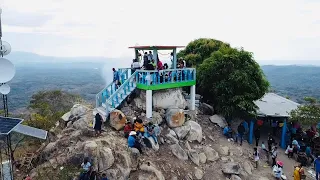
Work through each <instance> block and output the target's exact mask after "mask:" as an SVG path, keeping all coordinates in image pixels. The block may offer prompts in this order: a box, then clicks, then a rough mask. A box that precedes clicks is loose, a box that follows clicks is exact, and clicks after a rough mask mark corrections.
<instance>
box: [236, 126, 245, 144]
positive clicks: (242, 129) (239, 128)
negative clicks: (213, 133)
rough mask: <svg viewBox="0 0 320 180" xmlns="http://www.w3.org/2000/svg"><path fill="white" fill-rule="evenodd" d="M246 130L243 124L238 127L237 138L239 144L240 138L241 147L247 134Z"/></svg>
mask: <svg viewBox="0 0 320 180" xmlns="http://www.w3.org/2000/svg"><path fill="white" fill-rule="evenodd" d="M245 131H246V129H245V127H244V126H243V123H240V124H239V126H238V136H237V140H236V141H237V142H238V138H239V139H240V146H242V141H243V135H244V133H245Z"/></svg>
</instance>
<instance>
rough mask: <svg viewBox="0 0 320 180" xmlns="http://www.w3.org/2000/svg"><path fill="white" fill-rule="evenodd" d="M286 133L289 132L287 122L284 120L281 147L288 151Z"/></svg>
mask: <svg viewBox="0 0 320 180" xmlns="http://www.w3.org/2000/svg"><path fill="white" fill-rule="evenodd" d="M286 132H287V120H286V119H284V120H283V126H282V134H281V147H282V148H283V149H286V148H287V147H286Z"/></svg>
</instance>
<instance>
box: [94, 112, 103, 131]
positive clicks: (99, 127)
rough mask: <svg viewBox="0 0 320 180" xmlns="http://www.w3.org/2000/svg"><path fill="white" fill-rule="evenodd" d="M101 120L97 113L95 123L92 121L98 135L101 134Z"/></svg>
mask: <svg viewBox="0 0 320 180" xmlns="http://www.w3.org/2000/svg"><path fill="white" fill-rule="evenodd" d="M102 123H103V120H102V117H101V115H100V114H99V113H97V114H96V116H95V123H94V130H95V131H96V136H99V135H100V134H101V126H102Z"/></svg>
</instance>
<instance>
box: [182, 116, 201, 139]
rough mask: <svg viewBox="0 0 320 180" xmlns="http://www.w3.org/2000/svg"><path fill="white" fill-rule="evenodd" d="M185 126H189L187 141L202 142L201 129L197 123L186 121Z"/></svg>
mask: <svg viewBox="0 0 320 180" xmlns="http://www.w3.org/2000/svg"><path fill="white" fill-rule="evenodd" d="M185 126H190V131H189V133H188V134H187V140H188V141H198V142H201V141H202V128H201V126H200V125H199V124H198V123H197V122H195V121H187V122H186V123H185Z"/></svg>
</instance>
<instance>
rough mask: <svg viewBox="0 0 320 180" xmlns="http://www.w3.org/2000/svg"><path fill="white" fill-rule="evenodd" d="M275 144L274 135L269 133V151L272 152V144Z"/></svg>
mask: <svg viewBox="0 0 320 180" xmlns="http://www.w3.org/2000/svg"><path fill="white" fill-rule="evenodd" d="M274 143H275V140H274V138H273V137H272V135H271V134H270V133H269V135H268V151H269V152H271V148H272V144H274Z"/></svg>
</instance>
